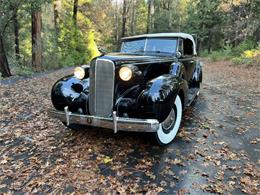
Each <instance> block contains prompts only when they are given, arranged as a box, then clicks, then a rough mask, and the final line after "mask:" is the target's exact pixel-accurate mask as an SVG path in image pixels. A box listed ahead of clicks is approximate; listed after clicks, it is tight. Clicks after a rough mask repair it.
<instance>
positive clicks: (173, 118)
mask: <svg viewBox="0 0 260 195" xmlns="http://www.w3.org/2000/svg"><path fill="white" fill-rule="evenodd" d="M181 119H182V102H181V98H180V96H179V95H177V97H176V99H175V102H174V105H173V108H172V110H171V112H170V114H169V115H168V116H167V118H166V119H165V120H164V121H163V122H162V123H160V125H159V129H158V131H157V132H156V133H155V138H156V140H157V141H158V143H159V144H160V145H167V144H169V143H170V142H171V141H172V140H173V139H174V138H175V137H176V134H177V132H178V130H179V128H180V124H181Z"/></svg>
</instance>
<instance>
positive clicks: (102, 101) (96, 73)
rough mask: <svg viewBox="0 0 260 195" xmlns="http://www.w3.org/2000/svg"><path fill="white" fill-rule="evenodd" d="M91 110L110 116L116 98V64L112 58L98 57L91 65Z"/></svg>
mask: <svg viewBox="0 0 260 195" xmlns="http://www.w3.org/2000/svg"><path fill="white" fill-rule="evenodd" d="M89 77H90V88H89V112H90V114H91V115H95V116H101V117H108V116H110V115H111V113H112V108H113V100H114V78H115V66H114V63H113V62H112V61H110V60H103V59H97V60H96V63H95V64H93V65H92V66H91V67H90V75H89Z"/></svg>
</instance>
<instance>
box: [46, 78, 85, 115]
mask: <svg viewBox="0 0 260 195" xmlns="http://www.w3.org/2000/svg"><path fill="white" fill-rule="evenodd" d="M88 90H89V79H88V78H86V79H83V80H79V79H77V78H75V77H74V76H73V75H69V76H65V77H63V78H61V79H60V80H58V81H57V82H56V83H55V84H54V85H53V87H52V91H51V100H52V104H53V106H54V107H55V108H56V109H57V110H63V109H64V107H65V106H68V107H69V110H70V111H73V112H76V111H78V110H79V109H80V108H81V109H82V111H83V112H84V113H86V112H87V109H86V105H87V104H86V103H87V101H88Z"/></svg>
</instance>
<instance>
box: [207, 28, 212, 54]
mask: <svg viewBox="0 0 260 195" xmlns="http://www.w3.org/2000/svg"><path fill="white" fill-rule="evenodd" d="M211 42H212V30H209V34H208V54H210V53H211Z"/></svg>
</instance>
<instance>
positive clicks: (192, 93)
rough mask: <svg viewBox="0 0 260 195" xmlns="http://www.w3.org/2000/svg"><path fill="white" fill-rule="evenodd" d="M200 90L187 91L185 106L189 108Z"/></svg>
mask: <svg viewBox="0 0 260 195" xmlns="http://www.w3.org/2000/svg"><path fill="white" fill-rule="evenodd" d="M199 92H200V89H199V88H191V89H189V94H188V104H187V106H190V105H191V104H192V102H193V101H194V100H195V99H196V97H197V96H198V95H199Z"/></svg>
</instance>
